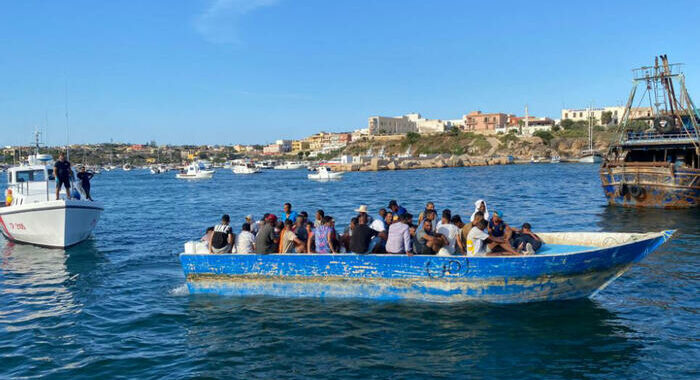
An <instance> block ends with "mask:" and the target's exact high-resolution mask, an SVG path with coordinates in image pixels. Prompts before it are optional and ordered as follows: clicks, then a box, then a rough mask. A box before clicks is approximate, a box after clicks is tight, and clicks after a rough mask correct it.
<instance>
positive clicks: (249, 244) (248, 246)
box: [236, 223, 255, 253]
mask: <svg viewBox="0 0 700 380" xmlns="http://www.w3.org/2000/svg"><path fill="white" fill-rule="evenodd" d="M236 252H237V253H254V252H255V235H253V234H252V233H251V232H250V224H249V223H243V227H242V231H241V233H240V234H238V236H236Z"/></svg>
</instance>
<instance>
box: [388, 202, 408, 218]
mask: <svg viewBox="0 0 700 380" xmlns="http://www.w3.org/2000/svg"><path fill="white" fill-rule="evenodd" d="M388 207H389V209H391V212H393V213H394V215H396V216H401V215H403V214H405V213H406V209H405V208H403V206H399V204H398V203H397V202H396V200H395V199H392V200H391V201H389V206H388Z"/></svg>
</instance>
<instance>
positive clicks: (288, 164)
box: [274, 161, 305, 170]
mask: <svg viewBox="0 0 700 380" xmlns="http://www.w3.org/2000/svg"><path fill="white" fill-rule="evenodd" d="M304 166H305V165H304V164H302V163H301V162H293V161H285V162H283V163H281V164H279V165H275V166H274V169H275V170H298V169H303V168H304Z"/></svg>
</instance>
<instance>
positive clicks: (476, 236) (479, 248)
mask: <svg viewBox="0 0 700 380" xmlns="http://www.w3.org/2000/svg"><path fill="white" fill-rule="evenodd" d="M486 226H487V223H486V221H485V220H483V219H482V220H480V221H478V222H477V223H476V225H475V226H474V227H472V229H471V231H469V234H467V255H468V256H484V255H488V254H492V255H496V256H516V255H522V253H521V252H519V251H516V250H514V249H513V248H512V247H511V246H510V243H508V242H506V241H504V240H503V239H502V238H497V237H494V236H492V235H489V234H488V233H486V232H485V231H484V230H485V229H486ZM494 250H495V251H496V252H494Z"/></svg>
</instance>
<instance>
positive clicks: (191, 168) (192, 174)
mask: <svg viewBox="0 0 700 380" xmlns="http://www.w3.org/2000/svg"><path fill="white" fill-rule="evenodd" d="M213 176H214V170H206V169H204V168H203V166H202V165H200V163H199V162H193V163H191V164H189V165H187V168H186V169H182V170H181V171H180V172H179V173H177V174H175V178H178V179H210V178H212V177H213Z"/></svg>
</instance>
